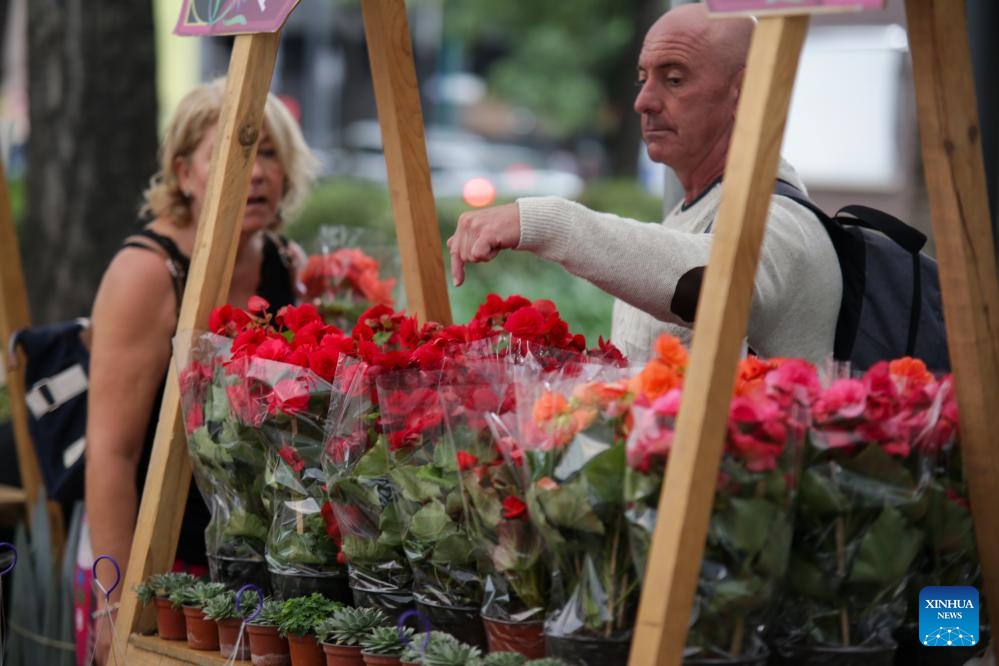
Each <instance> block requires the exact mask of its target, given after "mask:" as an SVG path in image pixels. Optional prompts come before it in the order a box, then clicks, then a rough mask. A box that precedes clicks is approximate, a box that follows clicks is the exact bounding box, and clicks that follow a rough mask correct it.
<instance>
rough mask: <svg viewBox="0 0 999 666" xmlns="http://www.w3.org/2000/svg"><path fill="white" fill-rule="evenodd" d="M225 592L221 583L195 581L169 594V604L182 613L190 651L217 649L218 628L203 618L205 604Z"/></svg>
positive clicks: (212, 621) (213, 622)
mask: <svg viewBox="0 0 999 666" xmlns="http://www.w3.org/2000/svg"><path fill="white" fill-rule="evenodd" d="M225 592H226V586H225V584H223V583H209V582H205V581H196V582H194V583H191V584H190V585H182V586H181V587H178V588H177V589H175V590H174V591H173V592H171V593H170V596H169V599H170V602H171V603H173V604H174V605H179V606H181V608H182V609H183V612H184V622H185V625H186V634H187V644H188V646H189V647H190V648H191V649H192V650H217V649H219V633H218V626H217V625H216V624H215V621H214V620H208V619H206V618H205V610H204V608H205V604H207V603H208V602H209V601H211V600H212V599H213V598H215V597H217V596H219V595H221V594H223V593H225Z"/></svg>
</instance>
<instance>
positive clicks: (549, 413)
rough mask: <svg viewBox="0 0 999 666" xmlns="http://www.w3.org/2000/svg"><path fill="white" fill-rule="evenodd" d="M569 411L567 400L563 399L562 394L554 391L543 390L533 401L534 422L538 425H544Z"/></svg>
mask: <svg viewBox="0 0 999 666" xmlns="http://www.w3.org/2000/svg"><path fill="white" fill-rule="evenodd" d="M569 412H570V409H569V401H568V400H566V399H565V396H564V395H562V394H560V393H555V392H554V391H545V392H544V393H542V394H541V397H539V398H538V400H537V402H535V403H534V411H533V416H534V424H535V425H536V426H538V427H541V426H544V425H545V424H547V423H549V422H550V421H553V420H555V419H557V418H558V417H559V416H563V415H566V414H568V413H569Z"/></svg>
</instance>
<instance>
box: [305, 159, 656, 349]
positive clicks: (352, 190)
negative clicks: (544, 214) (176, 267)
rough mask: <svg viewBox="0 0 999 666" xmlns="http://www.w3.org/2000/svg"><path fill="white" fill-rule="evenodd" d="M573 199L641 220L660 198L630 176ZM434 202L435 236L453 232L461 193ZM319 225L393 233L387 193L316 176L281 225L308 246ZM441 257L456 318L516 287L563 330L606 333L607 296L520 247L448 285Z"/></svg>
mask: <svg viewBox="0 0 999 666" xmlns="http://www.w3.org/2000/svg"><path fill="white" fill-rule="evenodd" d="M580 202H581V203H583V204H585V205H587V206H589V207H590V208H593V209H594V210H599V211H605V212H610V213H616V214H618V215H622V216H624V217H631V218H634V219H637V220H642V221H657V220H660V219H661V218H662V214H661V210H662V202H661V199H660V198H659V197H657V196H654V195H650V194H648V193H646V192H644V191H643V190H642V189H641V188H640V187H639V186H638V185H637V183H635V182H634V181H628V180H611V181H596V182H593V183H590V184H589V185H588V186H587V189H586V191H585V192H584V193H583V195H582V196H581V197H580ZM496 203H505V202H504V201H498V202H496ZM436 204H437V221H438V226H439V228H440V233H441V240H442V241H446V240H447V238H448V237H449V236H450V235H451V234H452V233H453V232H454V228H455V225H456V224H457V222H458V217H459V216H460V215H461V214H462V213H463V212H465V211H466V210H469V206H467V205H466V204H465V203H464V202H463V201H462V200H461V199H438V200H437V202H436ZM323 225H344V226H357V227H371V228H374V229H377V230H378V231H380V232H384V233H386V234H388V235H389V237H390V238H394V236H395V230H394V227H393V226H392V212H391V204H390V201H389V197H388V192H387V191H386V190H385V188H384V186H382V185H379V184H374V183H366V182H362V181H357V180H350V179H331V180H327V181H324V182H323V183H321V184H320V185H319V186H318V187H317V188H316V190H315V191H314V193H313V195H312V197H311V198H310V199H309V201H308V202H306V205H305V206H304V208H303V210H302V213H301V215H300V216H299V217H298V218H297V219H296V220H295V221H293V222H292V223H290V224H289V225H288V227H287V230H286V231H287V234H288V236H289V237H290V238H292V239H294V240H296V241H298V242H299V243H301V244H302V245H303V246H304V247H306V248H309V247H311V246H313V245H314V240H315V239H316V238H317V236H318V234H319V229H320V228H321V227H322V226H323ZM444 257H445V270H446V271H448V273H447V278H448V293H449V297H450V300H451V310H452V315H453V317H454V321H456V322H466V321H468V320H469V319H471V317H472V315H474V314H475V311H476V309H478V307H479V305H480V304H481V303H482V302H483V301H484V300H485V297H486V295H487V294H490V293H496V294H499V295H500V296H503V297H506V296H510V295H512V294H520V295H522V296H525V297H526V298H530V299H532V300H533V299H538V298H547V299H550V300H552V301H554V302H555V304H556V305H557V306H558V308H559V311H560V312H561V313H562V316H563V318H565V320H566V322H568V324H569V326H570V329H571V330H572V331H573V332H577V333H582V334H583V335H585V336H586V339H587V342H588V343H589V344H590V345H594V344H596V341H597V337H598V336H603V337H604V338H607V337H609V336H610V319H611V305H612V303H613V299H612V298H611V297H610V296H609V295H607V294H605V293H604V292H602V291H600V290H599V289H598V288H596V287H595V286H593V285H592V284H590V283H589V282H587V281H585V280H583V279H580V278H577V277H575V276H574V275H571V274H569V273H567V272H566V271H565V270H564V269H563V268H562V267H561V266H558V265H556V264H552V263H549V262H546V261H542V260H540V259H538V258H537V257H535V256H533V255H531V254H528V253H524V252H515V251H514V252H502V253H500V255H499V256H498V257H497V258H496V259H494V260H493V261H490V262H488V263H484V264H474V265H469V266H466V269H465V270H466V276H465V283H464V284H463V285H462V286H461V287H457V288H456V287H453V286H451V285H450V272H449V271H450V268H449V262H448V256H447V252H446V250H445V252H444Z"/></svg>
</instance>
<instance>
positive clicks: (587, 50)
mask: <svg viewBox="0 0 999 666" xmlns="http://www.w3.org/2000/svg"><path fill="white" fill-rule="evenodd" d="M642 4H643V0H574V2H509V1H507V0H476V1H475V2H467V1H465V0H453V1H451V2H445V11H444V30H445V35H446V37H448V38H450V39H453V40H455V41H456V42H458V43H462V44H466V45H467V46H468V47H470V48H473V49H474V48H475V46H476V45H477V44H481V45H485V46H486V47H487V48H490V47H495V45H500V44H501V45H503V51H502V53H501V55H500V57H499V58H498V59H497V60H495V61H494V62H493V63H491V67H490V69H489V71H488V72H487V77H488V80H489V84H490V88H491V89H492V91H493V92H494V93H496V94H497V95H498V96H499V97H501V98H503V99H505V100H507V101H509V102H513V103H515V104H519V105H522V106H525V107H527V108H529V109H530V110H531V111H533V112H534V113H535V114H537V115H538V116H539V117H540V118H541V120H542V124H543V125H544V128H545V130H547V131H548V132H549V133H550V134H552V135H554V136H556V137H566V136H571V135H574V134H577V133H579V132H593V131H595V132H598V133H601V132H602V131H603V130H605V129H606V127H603V126H602V125H603V124H605V123H607V122H608V118H607V116H606V115H605V114H603V113H602V112H603V111H604V110H606V107H607V105H608V103H610V102H612V101H613V100H614V99H615V87H616V86H617V85H618V84H619V83H620V82H619V80H618V79H619V76H620V72H621V66H622V64H623V63H625V62H626V63H627V66H629V67H630V68H631V69H632V71H633V69H634V62H633V59H632V56H631V55H630V52H629V49H630V48H632V47H633V44H634V42H636V41H639V40H640V39H641V37H642V35H643V34H644V31H645V30H646V28H647V27H648V26H644V25H643V26H639V25H637V21H638V20H639V19H638V18H637V17H639V16H641V15H642V12H641V11H640V7H641V6H642Z"/></svg>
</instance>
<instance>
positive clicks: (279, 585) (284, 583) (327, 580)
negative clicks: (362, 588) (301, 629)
mask: <svg viewBox="0 0 999 666" xmlns="http://www.w3.org/2000/svg"><path fill="white" fill-rule="evenodd" d="M270 581H271V588H272V589H273V591H274V596H275V597H276V598H277V599H282V600H283V599H291V598H292V597H304V596H308V595H310V594H312V593H313V592H318V593H319V594H321V595H323V596H324V597H326V598H327V599H332V600H333V601H339V602H340V603H343V604H347V605H350V604H351V602H352V601H353V596H352V595H351V592H350V586H349V585H348V584H347V572H346V571H344V572H342V573H339V572H338V573H331V574H323V575H315V574H305V573H278V572H277V571H271V572H270Z"/></svg>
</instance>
